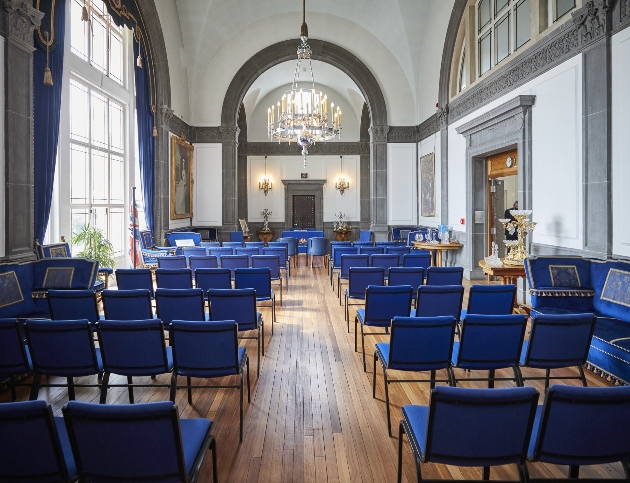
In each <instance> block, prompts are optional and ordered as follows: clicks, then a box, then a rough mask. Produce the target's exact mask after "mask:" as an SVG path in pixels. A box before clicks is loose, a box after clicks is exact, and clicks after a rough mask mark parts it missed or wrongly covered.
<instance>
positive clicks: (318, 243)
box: [306, 236, 328, 257]
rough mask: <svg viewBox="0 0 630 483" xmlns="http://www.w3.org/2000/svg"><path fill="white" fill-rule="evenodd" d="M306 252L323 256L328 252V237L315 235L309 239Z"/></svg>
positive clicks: (315, 255)
mask: <svg viewBox="0 0 630 483" xmlns="http://www.w3.org/2000/svg"><path fill="white" fill-rule="evenodd" d="M306 253H307V254H309V255H312V256H314V257H323V256H324V255H327V254H328V238H326V237H320V236H314V237H312V238H309V239H308V240H307V245H306Z"/></svg>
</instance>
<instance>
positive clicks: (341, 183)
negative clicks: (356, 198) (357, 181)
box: [335, 156, 350, 195]
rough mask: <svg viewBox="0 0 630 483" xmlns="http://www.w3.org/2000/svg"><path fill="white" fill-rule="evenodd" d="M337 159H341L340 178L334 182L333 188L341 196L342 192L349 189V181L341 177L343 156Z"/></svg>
mask: <svg viewBox="0 0 630 483" xmlns="http://www.w3.org/2000/svg"><path fill="white" fill-rule="evenodd" d="M339 159H341V176H339V179H337V181H336V182H335V188H337V189H338V190H339V193H341V194H342V195H343V193H344V191H346V190H349V189H350V181H347V180H346V178H344V176H343V156H339Z"/></svg>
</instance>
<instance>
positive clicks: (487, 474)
mask: <svg viewBox="0 0 630 483" xmlns="http://www.w3.org/2000/svg"><path fill="white" fill-rule="evenodd" d="M481 479H482V480H485V481H487V480H489V479H490V467H489V466H484V467H483V473H482V476H481Z"/></svg>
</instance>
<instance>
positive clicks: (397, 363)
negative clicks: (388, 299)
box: [372, 315, 457, 437]
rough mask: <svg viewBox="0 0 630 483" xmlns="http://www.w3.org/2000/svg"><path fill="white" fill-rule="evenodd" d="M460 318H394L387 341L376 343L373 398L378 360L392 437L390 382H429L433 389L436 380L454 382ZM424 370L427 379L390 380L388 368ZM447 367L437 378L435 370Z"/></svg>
mask: <svg viewBox="0 0 630 483" xmlns="http://www.w3.org/2000/svg"><path fill="white" fill-rule="evenodd" d="M456 324H457V320H456V319H455V318H454V317H450V316H446V315H445V316H440V317H394V318H393V320H392V325H391V335H390V337H389V343H388V342H377V343H376V349H375V350H374V371H373V373H372V397H373V398H375V397H376V361H377V360H378V361H379V362H380V363H381V367H382V368H383V385H384V387H385V406H386V408H387V433H388V434H389V436H390V437H391V435H392V424H391V417H390V409H389V384H390V383H392V382H428V383H429V384H430V387H431V389H433V388H434V387H435V383H436V382H446V383H448V384H449V385H453V379H452V377H451V376H452V372H451V367H450V364H451V354H452V352H453V341H454V339H455V326H456ZM390 369H391V370H394V371H406V372H421V371H430V372H431V377H430V379H429V380H428V381H426V380H417V379H413V380H411V379H389V378H388V375H387V371H388V370H390ZM440 369H446V373H447V378H446V379H436V378H435V371H437V370H440Z"/></svg>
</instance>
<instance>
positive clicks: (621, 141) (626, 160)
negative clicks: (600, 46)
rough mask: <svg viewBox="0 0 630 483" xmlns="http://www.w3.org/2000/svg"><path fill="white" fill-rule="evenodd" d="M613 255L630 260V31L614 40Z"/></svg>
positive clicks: (623, 31) (620, 33)
mask: <svg viewBox="0 0 630 483" xmlns="http://www.w3.org/2000/svg"><path fill="white" fill-rule="evenodd" d="M611 44H612V103H611V104H612V192H613V200H612V203H613V207H612V210H613V254H614V255H620V256H624V257H630V224H629V223H628V207H630V190H629V189H628V186H629V185H630V135H629V132H628V126H630V91H628V79H629V78H630V29H625V30H622V31H621V32H619V33H618V34H616V35H614V36H613V37H612V41H611Z"/></svg>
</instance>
